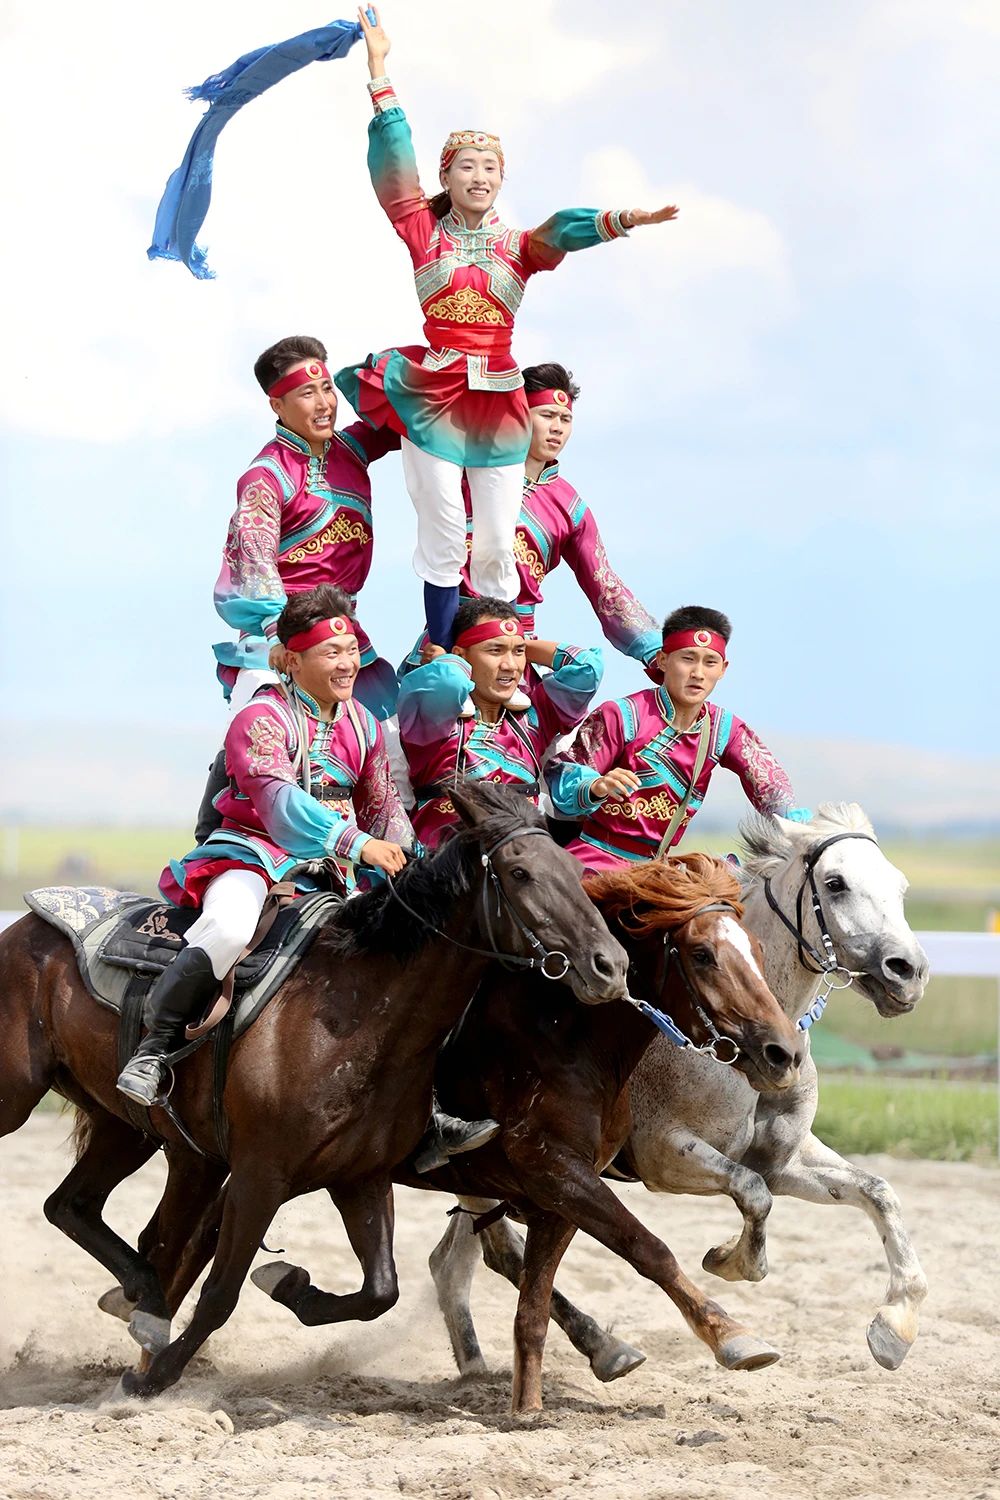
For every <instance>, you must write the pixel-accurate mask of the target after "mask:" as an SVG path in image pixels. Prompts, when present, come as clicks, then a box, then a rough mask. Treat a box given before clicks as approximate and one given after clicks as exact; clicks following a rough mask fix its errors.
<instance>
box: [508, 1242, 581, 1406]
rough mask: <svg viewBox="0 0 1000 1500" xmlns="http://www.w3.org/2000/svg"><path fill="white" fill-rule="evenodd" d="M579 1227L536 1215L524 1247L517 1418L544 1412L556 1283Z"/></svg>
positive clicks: (513, 1401)
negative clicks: (547, 1344)
mask: <svg viewBox="0 0 1000 1500" xmlns="http://www.w3.org/2000/svg"><path fill="white" fill-rule="evenodd" d="M575 1233H576V1225H575V1224H569V1223H567V1221H566V1220H565V1219H562V1218H560V1217H559V1216H558V1215H557V1214H532V1216H531V1219H530V1221H529V1223H528V1236H527V1239H526V1241H525V1245H524V1270H523V1272H522V1274H521V1290H520V1295H519V1296H518V1299H517V1314H516V1316H515V1318H514V1379H513V1384H512V1386H511V1395H510V1409H511V1411H512V1412H513V1413H514V1414H515V1416H517V1415H520V1414H521V1413H524V1412H531V1411H541V1409H542V1354H543V1352H544V1350H545V1335H546V1333H547V1331H548V1326H549V1306H550V1302H551V1299H552V1283H553V1282H554V1281H555V1276H556V1271H557V1270H558V1269H559V1262H560V1261H561V1260H562V1258H563V1256H564V1255H565V1254H566V1250H567V1248H568V1246H569V1242H570V1240H571V1239H572V1238H573V1236H574V1234H575Z"/></svg>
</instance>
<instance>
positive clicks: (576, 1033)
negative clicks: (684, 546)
mask: <svg viewBox="0 0 1000 1500" xmlns="http://www.w3.org/2000/svg"><path fill="white" fill-rule="evenodd" d="M588 889H589V891H590V894H591V895H592V896H593V897H594V898H595V899H596V901H597V903H598V905H599V907H600V909H601V911H602V912H603V914H604V916H605V919H606V920H607V921H608V922H609V924H610V925H611V927H612V930H613V931H614V932H615V933H616V935H617V936H619V937H620V938H621V940H622V942H623V943H624V945H625V947H626V949H627V951H628V953H629V956H630V959H631V967H630V984H631V987H632V989H633V990H635V991H636V992H637V993H638V994H639V995H641V996H647V997H649V998H651V999H652V998H655V999H656V1000H657V1003H658V1004H663V1005H665V1006H666V1007H667V1008H668V1009H669V1011H670V1013H671V1014H672V1015H673V1017H674V1018H675V1019H676V1020H678V1021H679V1022H680V1024H681V1025H682V1027H683V1028H684V1029H685V1030H686V1031H687V1033H688V1034H689V1035H691V1036H692V1037H694V1038H695V1039H696V1040H697V1041H698V1042H699V1043H702V1044H709V1043H710V1042H711V1035H710V1032H709V1031H708V1030H707V1029H706V1022H707V1025H708V1026H710V1027H714V1028H716V1029H717V1032H718V1033H721V1034H722V1036H723V1037H725V1038H728V1039H729V1042H730V1043H732V1044H734V1045H728V1044H727V1045H726V1046H723V1045H722V1044H720V1043H718V1042H717V1043H715V1044H714V1045H715V1046H716V1047H717V1048H718V1049H719V1055H720V1056H732V1055H733V1052H734V1051H738V1057H737V1060H736V1066H737V1067H739V1068H740V1069H741V1070H742V1071H743V1072H744V1073H745V1075H746V1076H747V1078H748V1079H750V1081H751V1082H752V1083H753V1084H754V1085H755V1086H756V1087H758V1088H770V1089H774V1088H782V1087H785V1086H787V1085H788V1084H790V1083H791V1082H793V1081H794V1078H795V1077H796V1075H797V1071H798V1064H799V1062H800V1061H801V1057H802V1051H803V1040H802V1037H801V1034H800V1033H797V1032H796V1031H795V1029H794V1027H793V1026H792V1025H791V1023H790V1022H789V1020H788V1019H787V1017H785V1016H784V1014H783V1013H782V1011H781V1010H780V1008H779V1006H778V1004H777V1002H776V1000H775V999H774V997H773V995H772V994H771V992H770V990H769V989H768V988H767V986H766V984H765V983H764V980H763V977H762V973H761V969H760V963H759V950H757V949H756V948H755V947H754V946H753V945H752V943H751V941H750V939H749V938H748V936H747V934H746V933H745V932H744V931H743V929H742V928H741V927H740V926H739V925H738V917H739V914H740V907H739V900H738V896H739V888H738V885H737V883H736V881H735V879H734V878H733V876H732V874H731V872H730V871H729V870H728V868H727V867H726V866H725V865H722V864H720V863H718V862H717V861H715V860H711V859H709V858H708V857H707V856H705V855H686V856H682V857H681V858H680V859H678V860H673V861H671V862H670V863H669V864H662V863H654V864H650V865H644V866H640V867H637V868H636V869H634V870H626V871H622V872H621V873H616V874H614V875H610V876H606V877H602V878H601V879H600V880H599V881H597V882H595V883H592V884H591V885H590V886H589V887H588ZM670 955H672V960H673V961H672V962H668V957H669V956H670ZM655 1034H656V1033H655V1031H654V1029H653V1026H652V1025H651V1024H650V1022H649V1020H647V1019H646V1018H645V1017H644V1016H642V1015H641V1014H639V1013H638V1012H637V1011H636V1010H635V1009H633V1008H632V1006H630V1005H628V1004H623V1003H622V1004H612V1005H606V1006H602V1007H599V1008H596V1007H587V1008H584V1007H582V1006H579V1005H576V1004H574V1003H573V1001H572V1000H570V999H569V998H568V997H567V998H565V999H564V998H563V996H562V995H561V994H560V993H558V992H557V991H555V990H553V989H552V987H551V986H546V985H545V984H544V981H537V980H534V979H533V978H531V977H528V978H524V977H520V976H512V975H509V974H504V973H503V971H502V970H500V969H498V968H496V967H495V966H494V968H492V969H491V971H490V973H489V974H488V975H487V976H486V978H485V980H484V982H483V985H482V986H481V988H480V991H479V993H478V994H477V996H476V999H475V1001H474V1002H473V1004H472V1006H471V1007H470V1008H469V1010H468V1012H467V1013H466V1015H465V1018H464V1019H463V1021H462V1024H461V1026H460V1027H459V1028H458V1030H457V1031H456V1032H455V1033H454V1034H453V1036H452V1037H451V1038H450V1040H449V1042H448V1044H447V1046H446V1047H445V1049H444V1051H443V1053H442V1056H441V1059H440V1062H439V1067H438V1074H437V1081H438V1090H439V1094H440V1097H441V1100H442V1103H443V1104H444V1105H445V1106H446V1107H447V1108H457V1109H460V1110H467V1111H469V1112H470V1114H471V1115H476V1114H477V1113H482V1112H483V1111H489V1112H490V1113H491V1114H493V1116H494V1117H495V1118H496V1119H498V1120H499V1121H500V1122H501V1124H502V1127H503V1128H502V1131H501V1134H500V1135H499V1136H498V1137H497V1138H496V1140H495V1141H493V1142H492V1143H491V1144H490V1145H488V1146H485V1147H483V1148H481V1149H480V1150H479V1151H477V1152H474V1153H471V1154H470V1155H468V1156H466V1157H464V1158H456V1159H455V1160H454V1161H453V1162H452V1163H451V1164H450V1165H449V1166H448V1167H446V1168H442V1169H440V1170H439V1171H437V1172H434V1173H431V1174H429V1175H428V1176H426V1177H419V1176H416V1175H415V1174H413V1173H412V1171H410V1170H408V1169H407V1168H406V1167H403V1168H400V1169H397V1171H396V1172H395V1174H394V1176H395V1180H396V1181H397V1182H405V1183H407V1184H408V1185H410V1186H412V1187H424V1188H426V1187H431V1188H438V1189H445V1190H447V1191H449V1192H453V1193H457V1194H459V1195H460V1196H463V1197H476V1198H484V1197H489V1198H491V1199H503V1200H506V1201H507V1202H508V1203H509V1204H511V1205H512V1206H513V1207H514V1208H515V1210H516V1211H517V1212H518V1213H519V1215H520V1216H521V1217H523V1218H524V1219H525V1220H526V1222H527V1224H528V1238H527V1244H526V1248H525V1256H524V1263H523V1274H522V1267H521V1266H520V1265H518V1267H517V1268H516V1271H515V1273H514V1277H513V1279H514V1280H515V1281H519V1282H520V1288H521V1291H520V1301H519V1305H518V1313H517V1319H516V1323H515V1352H514V1387H513V1398H512V1399H513V1407H514V1410H515V1411H517V1412H523V1411H532V1410H537V1409H539V1408H540V1407H541V1361H542V1350H543V1345H544V1338H545V1332H546V1326H547V1321H548V1315H549V1303H550V1297H551V1292H552V1282H553V1279H554V1277H555V1273H556V1269H557V1267H558V1264H559V1261H560V1259H561V1257H562V1255H563V1254H564V1252H565V1250H566V1247H567V1246H568V1244H569V1242H570V1240H571V1239H572V1237H573V1235H574V1233H575V1232H576V1230H577V1229H578V1228H579V1229H583V1230H585V1231H586V1232H587V1233H589V1234H591V1235H593V1236H594V1238H596V1239H598V1240H599V1241H600V1242H601V1243H602V1244H604V1245H607V1247H608V1248H609V1249H611V1250H613V1251H614V1252H615V1253H616V1254H618V1255H620V1256H622V1257H623V1258H624V1259H626V1260H627V1261H628V1262H629V1263H630V1264H631V1265H632V1266H634V1267H635V1269H636V1270H637V1271H638V1272H639V1273H640V1274H641V1275H643V1276H646V1277H648V1278H649V1279H650V1280H652V1281H653V1282H655V1283H656V1284H657V1285H658V1286H660V1287H661V1288H662V1289H663V1290H664V1291H665V1292H666V1293H667V1295H668V1296H669V1297H671V1298H672V1300H673V1301H674V1302H675V1304H676V1305H677V1307H678V1308H679V1310H680V1311H681V1313H682V1315H683V1316H684V1318H685V1319H686V1320H687V1322H688V1324H689V1326H690V1327H691V1328H692V1329H693V1331H694V1332H695V1333H696V1334H697V1335H698V1337H699V1338H701V1339H703V1340H704V1341H705V1343H707V1344H708V1346H709V1348H710V1349H711V1350H712V1352H713V1354H714V1355H715V1358H716V1359H717V1360H718V1362H719V1363H720V1364H722V1365H723V1366H725V1367H726V1368H730V1369H754V1368H758V1367H761V1366H763V1365H767V1364H770V1363H772V1362H773V1360H775V1359H776V1358H777V1357H778V1356H777V1353H776V1351H774V1350H773V1349H771V1348H770V1346H769V1345H767V1344H764V1343H762V1342H761V1341H760V1340H759V1339H758V1338H756V1337H755V1336H754V1335H753V1334H752V1333H750V1332H749V1331H748V1330H747V1329H745V1328H743V1327H742V1326H741V1325H739V1324H737V1323H736V1322H735V1321H734V1320H733V1319H732V1318H730V1317H729V1316H728V1315H727V1314H726V1313H725V1312H724V1310H723V1309H722V1308H721V1307H719V1306H718V1305H717V1304H716V1303H714V1302H711V1301H709V1300H708V1299H707V1298H705V1297H704V1296H703V1295H702V1293H701V1292H700V1291H699V1290H698V1288H697V1287H696V1286H695V1285H694V1284H693V1283H692V1282H691V1281H689V1280H688V1278H687V1277H686V1276H685V1275H684V1273H683V1271H682V1270H681V1269H680V1267H679V1266H678V1264H677V1262H676V1260H675V1259H674V1257H673V1256H672V1255H671V1253H670V1251H669V1250H668V1248H667V1247H666V1245H664V1244H663V1243H662V1242H661V1241H660V1240H658V1239H657V1238H656V1236H655V1235H653V1234H651V1233H650V1232H649V1231H648V1230H647V1229H645V1228H644V1226H643V1225H642V1224H641V1223H640V1222H639V1221H638V1220H637V1219H636V1218H635V1217H634V1215H632V1214H631V1213H629V1211H628V1210H627V1209H626V1208H625V1207H624V1206H623V1204H622V1203H621V1202H620V1200H619V1199H618V1198H617V1197H616V1195H615V1194H614V1193H613V1192H612V1190H611V1189H610V1188H609V1187H608V1186H607V1184H606V1183H605V1182H603V1181H602V1180H601V1178H600V1176H599V1175H598V1174H599V1172H600V1170H601V1169H602V1168H603V1167H604V1166H605V1165H606V1164H607V1163H608V1162H609V1161H610V1160H611V1159H612V1158H613V1157H614V1156H615V1155H616V1153H617V1152H618V1150H619V1149H620V1147H621V1146H622V1144H623V1143H624V1141H625V1140H626V1138H627V1136H628V1134H629V1132H630V1129H631V1116H630V1111H629V1103H628V1087H627V1085H628V1080H629V1076H630V1074H631V1072H632V1069H633V1068H634V1066H635V1064H636V1062H637V1061H638V1059H639V1058H640V1057H641V1056H642V1054H643V1052H644V1051H645V1049H646V1047H647V1046H648V1045H649V1043H650V1041H651V1040H652V1038H653V1037H654V1036H655ZM213 1217H217V1209H210V1210H209V1212H208V1213H207V1215H206V1216H205V1218H204V1219H203V1220H202V1222H201V1225H200V1227H199V1230H198V1233H197V1235H196V1236H195V1242H196V1243H197V1244H199V1245H200V1246H201V1250H202V1253H203V1254H205V1256H206V1258H207V1255H208V1254H210V1245H211V1229H210V1225H211V1221H212V1219H213ZM156 1222H157V1221H156V1220H155V1219H154V1221H153V1226H150V1231H149V1232H150V1233H152V1232H153V1227H154V1226H155V1224H156ZM467 1233H468V1229H467V1226H466V1224H465V1223H464V1222H462V1221H460V1220H455V1221H454V1223H453V1226H452V1229H451V1230H450V1234H452V1235H463V1234H467ZM498 1269H505V1268H503V1267H498ZM507 1269H509V1268H507ZM198 1270H199V1267H198V1266H197V1265H196V1264H195V1263H194V1261H193V1260H192V1258H191V1256H190V1255H189V1256H188V1257H187V1261H186V1265H185V1268H184V1270H183V1271H180V1270H179V1271H178V1275H177V1276H176V1277H175V1278H172V1279H171V1282H170V1285H169V1287H168V1289H167V1295H168V1299H169V1301H170V1304H171V1306H172V1307H177V1306H179V1304H180V1302H181V1300H182V1298H183V1296H184V1295H185V1293H186V1292H187V1290H188V1288H189V1286H190V1285H191V1284H192V1282H193V1280H194V1279H195V1277H196V1276H197V1274H198ZM253 1280H254V1282H255V1283H256V1284H257V1285H258V1286H260V1287H261V1288H262V1289H263V1290H265V1291H267V1292H268V1293H269V1295H270V1296H272V1297H273V1298H274V1299H275V1300H276V1301H278V1302H281V1303H283V1304H284V1305H285V1306H287V1307H289V1308H290V1309H291V1310H292V1311H293V1312H294V1313H295V1314H296V1316H297V1317H298V1318H299V1320H300V1321H301V1322H303V1323H306V1324H314V1323H317V1322H326V1321H328V1320H327V1317H326V1309H327V1306H328V1303H329V1302H330V1301H331V1298H330V1294H329V1293H327V1292H323V1291H321V1290H320V1289H319V1288H317V1287H315V1286H313V1285H312V1283H311V1281H310V1278H309V1275H308V1273H307V1272H306V1271H305V1270H304V1269H302V1268H301V1267H296V1266H290V1265H287V1264H285V1263H283V1262H278V1263H275V1264H272V1265H269V1266H263V1267H261V1268H260V1269H258V1270H257V1271H255V1272H254V1273H253ZM332 1300H334V1301H335V1300H337V1299H332ZM102 1305H104V1306H105V1307H106V1308H107V1310H113V1309H114V1305H113V1303H109V1301H108V1299H102ZM447 1305H448V1303H447V1299H443V1306H445V1307H446V1309H447ZM590 1327H591V1330H592V1347H591V1348H590V1349H588V1353H589V1354H590V1356H591V1362H592V1364H593V1365H594V1368H595V1372H596V1373H598V1374H599V1375H600V1376H601V1378H603V1379H610V1378H614V1377H615V1376H617V1375H621V1374H625V1373H626V1372H627V1370H628V1369H629V1368H632V1366H633V1365H634V1364H635V1363H636V1362H638V1361H639V1360H640V1359H641V1355H639V1354H638V1353H637V1351H630V1350H629V1349H628V1347H627V1346H622V1345H621V1344H620V1343H619V1342H618V1341H617V1340H615V1341H610V1340H607V1339H606V1338H605V1337H604V1336H603V1335H602V1334H601V1333H600V1330H598V1329H597V1328H596V1325H590ZM451 1332H452V1338H453V1341H454V1340H456V1339H457V1340H458V1341H459V1342H461V1340H462V1339H463V1337H468V1336H471V1337H472V1338H473V1339H474V1337H475V1335H474V1331H473V1330H471V1324H470V1328H469V1329H468V1330H465V1329H454V1328H453V1329H451ZM609 1352H610V1354H611V1362H610V1363H609V1362H606V1356H607V1355H608V1354H609ZM630 1356H631V1360H630ZM602 1362H603V1363H602Z"/></svg>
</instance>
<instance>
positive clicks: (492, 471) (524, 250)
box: [336, 7, 677, 649]
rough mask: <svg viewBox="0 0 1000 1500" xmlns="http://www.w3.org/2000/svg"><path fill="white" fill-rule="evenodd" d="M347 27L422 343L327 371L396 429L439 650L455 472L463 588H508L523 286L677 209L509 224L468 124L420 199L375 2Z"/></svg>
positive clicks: (493, 168) (375, 174) (450, 564)
mask: <svg viewBox="0 0 1000 1500" xmlns="http://www.w3.org/2000/svg"><path fill="white" fill-rule="evenodd" d="M371 16H374V20H372V19H371V18H370V17H371ZM358 21H359V23H360V25H361V29H362V31H363V33H364V38H365V43H366V46H367V49H368V68H369V72H370V75H371V81H370V83H369V85H368V87H369V92H370V94H371V98H372V104H373V106H374V110H375V116H374V119H373V120H372V122H371V124H370V127H369V146H368V167H369V171H370V173H371V178H372V183H373V186H374V188H375V192H376V194H377V196H378V200H379V203H380V204H381V205H382V208H383V209H384V211H385V213H386V215H387V217H388V218H389V220H390V222H391V224H392V227H393V229H394V230H395V232H396V234H397V235H399V237H400V239H401V240H402V241H403V243H404V244H405V245H406V248H407V250H408V252H409V255H410V259H411V262H412V265H413V273H414V280H415V283H416V290H417V296H418V298H419V300H420V305H421V309H422V311H423V315H424V336H425V338H426V340H427V344H426V346H416V345H409V346H407V347H405V348H397V349H389V350H383V351H382V352H381V353H378V354H372V355H370V356H369V358H368V359H367V360H366V361H365V362H364V364H361V365H355V366H348V367H347V368H346V369H343V370H340V371H339V372H338V374H337V377H336V378H337V384H338V386H339V387H340V389H341V390H342V391H343V393H344V395H345V396H346V397H347V399H348V400H349V401H350V403H351V405H352V406H353V407H354V409H355V411H357V412H358V413H359V414H360V415H361V416H363V417H366V418H368V420H370V421H371V422H372V423H373V424H374V425H376V426H378V427H381V426H389V427H392V428H393V430H394V431H396V432H398V433H400V435H401V436H402V438H403V445H402V453H403V475H404V478H405V480H406V488H407V491H408V493H409V496H410V499H411V500H412V502H413V507H414V510H415V511H416V514H417V548H416V552H415V553H414V559H413V561H414V568H415V570H416V572H417V574H418V575H419V576H420V577H421V578H422V579H423V581H424V618H425V619H426V621H427V628H428V631H429V633H430V639H431V641H432V642H433V644H434V645H436V646H439V647H441V648H443V649H446V648H448V647H449V646H450V645H451V642H452V631H453V625H454V618H455V611H456V609H457V608H458V589H459V582H460V575H461V570H462V567H463V565H464V563H465V560H466V554H465V507H464V504H463V499H462V476H463V472H464V474H465V475H466V476H467V478H468V484H469V489H470V491H471V500H472V516H473V524H472V555H471V559H470V567H471V572H472V582H473V586H474V588H475V590H476V593H477V594H480V595H483V596H492V597H495V598H500V599H513V598H514V597H515V596H516V593H517V572H516V568H515V564H514V552H513V542H514V528H515V526H516V524H517V516H518V511H519V509H520V504H521V474H522V469H523V464H524V459H525V456H526V454H527V452H528V443H529V438H530V422H529V418H528V408H527V403H526V401H525V397H524V389H523V386H524V382H523V380H522V378H521V372H520V371H519V369H518V367H517V363H516V361H515V360H514V357H513V355H512V353H511V339H512V336H513V331H514V318H515V316H516V314H517V310H518V308H519V306H520V303H521V298H522V297H523V295H524V290H525V286H526V284H527V282H528V279H529V278H530V277H531V276H534V275H535V274H536V273H538V272H541V271H551V270H554V269H555V267H556V266H558V265H559V264H560V263H561V262H562V261H563V260H564V258H565V257H566V255H567V254H569V253H570V252H573V251H577V250H586V249H588V248H590V247H593V246H597V245H601V244H604V243H606V242H608V241H610V240H616V239H620V238H621V237H622V236H624V235H626V234H627V233H628V232H629V230H630V229H633V228H636V227H637V226H639V225H645V224H661V223H666V222H667V221H669V220H670V219H673V218H674V217H675V216H676V213H677V210H676V208H674V207H673V206H670V207H666V208H661V209H657V210H655V211H652V212H650V211H648V210H646V209H638V208H633V209H615V210H606V211H602V210H599V209H594V208H574V209H563V210H561V211H560V212H558V213H555V214H553V215H552V217H551V218H549V219H547V220H546V221H545V222H544V223H543V224H541V225H539V226H538V228H537V229H532V230H515V229H510V228H508V226H507V225H506V224H504V223H503V222H502V221H501V219H500V216H499V214H498V213H497V212H496V209H495V207H494V203H495V200H496V197H497V194H498V193H499V191H500V187H501V184H502V181H503V176H504V169H505V162H504V154H503V149H502V147H501V145H500V141H499V139H498V138H497V136H495V135H493V134H491V133H489V132H488V131H483V130H456V131H453V132H452V133H451V134H450V135H449V136H448V138H447V140H446V141H445V144H444V148H443V150H442V152H441V158H440V162H439V166H438V178H439V184H440V187H441V192H440V193H437V194H435V195H434V196H433V197H432V198H430V199H429V198H428V197H427V196H426V195H425V193H424V191H423V189H422V187H421V185H420V179H419V175H418V172H417V163H416V157H415V155H414V150H413V142H412V139H411V137H410V127H409V125H408V123H407V120H406V116H405V115H404V113H403V111H402V109H401V108H400V104H399V100H398V99H397V97H396V94H395V91H394V89H393V86H392V84H391V83H390V81H389V79H388V78H387V77H386V75H385V63H386V57H387V56H388V53H389V50H390V41H389V37H388V36H387V34H386V32H385V30H384V28H383V27H382V25H381V22H380V19H379V13H378V10H377V8H375V7H371V8H370V9H369V10H366V9H364V8H363V9H361V10H359V11H358Z"/></svg>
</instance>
